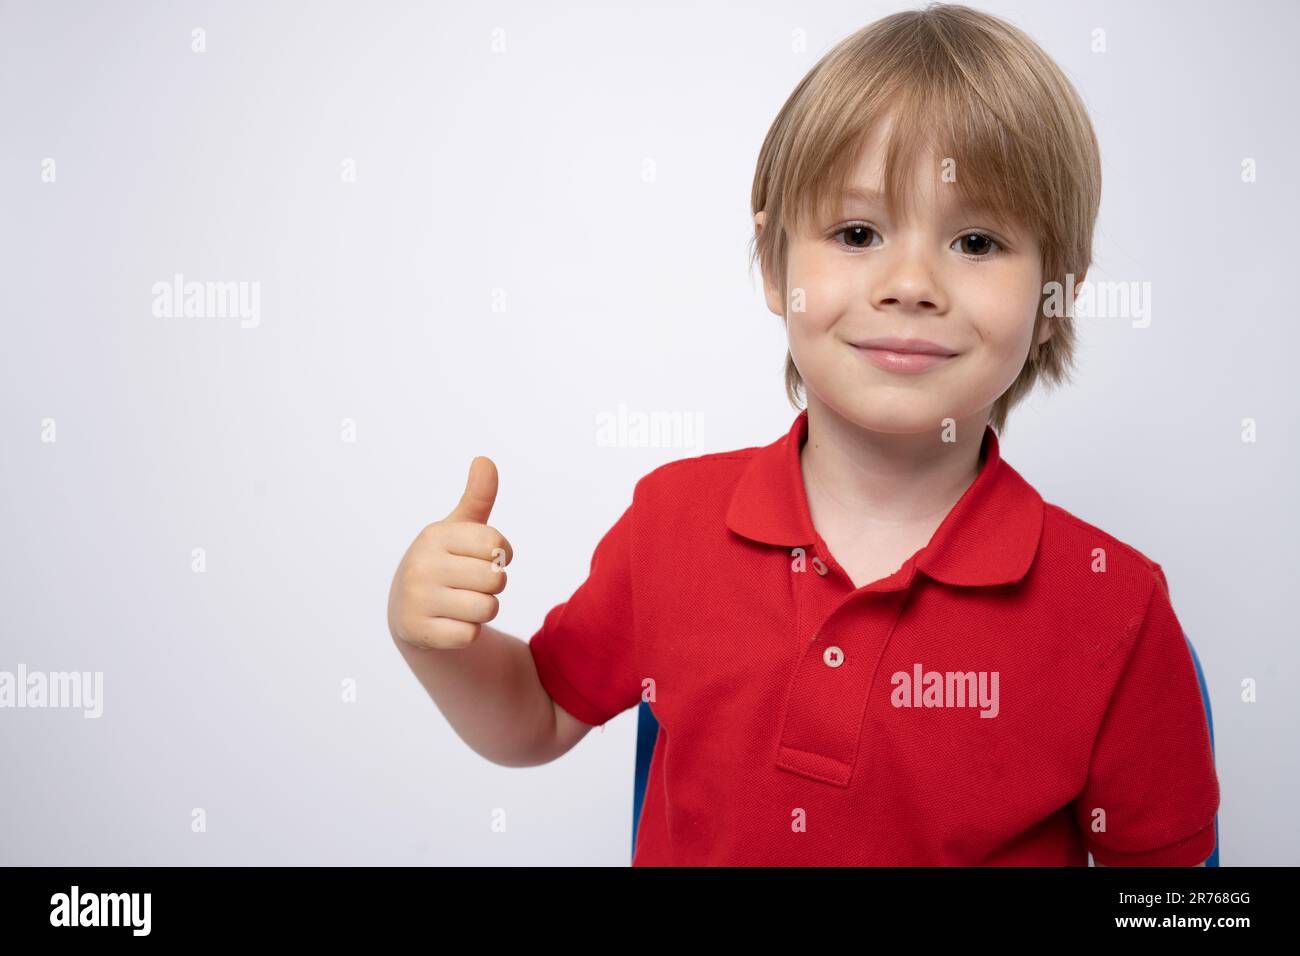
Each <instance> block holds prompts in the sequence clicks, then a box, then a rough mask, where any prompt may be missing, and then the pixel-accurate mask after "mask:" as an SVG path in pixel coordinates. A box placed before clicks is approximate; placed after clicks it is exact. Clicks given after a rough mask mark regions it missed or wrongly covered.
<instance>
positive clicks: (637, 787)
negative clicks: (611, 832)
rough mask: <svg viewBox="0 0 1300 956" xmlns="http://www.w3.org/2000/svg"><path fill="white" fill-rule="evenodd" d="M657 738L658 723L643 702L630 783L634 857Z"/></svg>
mask: <svg viewBox="0 0 1300 956" xmlns="http://www.w3.org/2000/svg"><path fill="white" fill-rule="evenodd" d="M658 737H659V721H658V720H657V719H656V718H655V715H654V711H653V710H651V709H650V705H649V704H647V703H646V702H645V701H641V706H640V707H638V708H637V717H636V776H635V778H634V779H633V783H632V855H633V856H635V855H636V829H637V826H638V825H640V823H641V805H642V804H643V803H645V785H646V781H647V780H648V779H649V778H650V758H651V757H652V756H654V752H655V740H657V739H658Z"/></svg>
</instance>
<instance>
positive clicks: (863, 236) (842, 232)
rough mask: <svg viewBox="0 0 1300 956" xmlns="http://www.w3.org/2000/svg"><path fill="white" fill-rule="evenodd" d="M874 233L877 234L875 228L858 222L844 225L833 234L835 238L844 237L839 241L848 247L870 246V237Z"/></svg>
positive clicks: (862, 247) (863, 247)
mask: <svg viewBox="0 0 1300 956" xmlns="http://www.w3.org/2000/svg"><path fill="white" fill-rule="evenodd" d="M876 234H877V233H876V230H874V229H872V228H871V227H870V226H864V225H862V224H860V223H856V224H854V225H849V226H845V227H844V228H843V229H839V230H837V231H836V232H835V236H836V237H837V238H838V237H839V236H844V237H845V238H844V239H841V240H840V241H841V243H843V244H844V245H845V246H848V247H849V248H850V249H866V248H869V247H870V246H871V237H872V236H874V235H876Z"/></svg>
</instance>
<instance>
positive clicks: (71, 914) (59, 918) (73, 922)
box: [50, 885, 153, 936]
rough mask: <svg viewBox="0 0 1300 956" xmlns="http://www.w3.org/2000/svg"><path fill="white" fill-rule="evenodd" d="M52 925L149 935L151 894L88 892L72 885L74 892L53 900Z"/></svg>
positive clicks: (51, 904)
mask: <svg viewBox="0 0 1300 956" xmlns="http://www.w3.org/2000/svg"><path fill="white" fill-rule="evenodd" d="M50 907H51V909H50V925H51V926H130V927H131V935H133V936H148V935H149V926H150V922H151V921H150V910H151V909H152V907H153V897H152V894H150V893H87V894H85V895H82V893H81V890H80V887H77V886H75V885H74V886H73V887H72V892H71V893H55V894H54V895H53V896H51V897H50Z"/></svg>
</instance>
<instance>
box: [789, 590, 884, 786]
mask: <svg viewBox="0 0 1300 956" xmlns="http://www.w3.org/2000/svg"><path fill="white" fill-rule="evenodd" d="M830 570H834V569H833V568H830ZM831 579H833V580H836V582H837V583H838V573H837V574H835V575H831ZM819 582H820V579H819V578H812V577H811V576H808V577H807V578H805V579H804V584H803V586H802V587H800V588H799V598H800V603H801V604H802V605H803V606H802V607H801V609H800V612H799V615H798V617H799V618H800V619H801V620H802V621H803V622H804V623H806V624H807V625H811V626H812V627H811V628H810V629H811V630H812V634H811V635H810V636H808V637H805V638H804V641H805V643H804V644H803V650H802V652H801V654H800V657H799V659H798V661H797V663H796V665H795V672H794V674H793V675H792V678H791V684H790V689H789V692H788V694H787V698H786V706H785V709H784V711H783V718H782V725H781V731H780V736H779V738H778V741H779V743H778V752H777V760H776V766H777V767H778V768H779V769H782V770H787V771H790V772H793V773H797V774H800V775H801V776H805V777H809V778H811V779H814V780H818V781H821V782H824V783H830V784H834V785H837V786H841V787H846V786H848V785H849V780H850V778H851V777H852V774H853V768H854V766H855V765H856V763H857V761H858V759H859V754H858V749H859V747H860V746H865V745H866V744H865V743H864V742H863V741H862V740H861V730H862V727H863V724H864V721H865V719H866V711H867V703H868V698H869V697H870V694H871V692H872V687H873V686H874V681H875V672H876V670H877V669H878V667H879V664H880V660H881V658H882V657H883V654H884V650H885V647H886V645H887V644H888V642H889V640H890V637H891V636H892V634H893V631H894V628H895V626H896V625H897V622H898V619H899V615H900V613H901V610H902V607H903V606H904V604H905V603H906V601H905V596H906V594H907V586H906V584H904V585H903V586H902V587H900V588H897V589H889V590H877V591H862V592H861V593H853V590H852V588H851V587H849V586H847V585H846V587H848V591H847V592H846V591H845V590H843V589H841V588H839V587H836V588H825V587H821V586H818V583H819ZM818 625H820V626H818ZM806 633H807V632H806V631H805V634H806Z"/></svg>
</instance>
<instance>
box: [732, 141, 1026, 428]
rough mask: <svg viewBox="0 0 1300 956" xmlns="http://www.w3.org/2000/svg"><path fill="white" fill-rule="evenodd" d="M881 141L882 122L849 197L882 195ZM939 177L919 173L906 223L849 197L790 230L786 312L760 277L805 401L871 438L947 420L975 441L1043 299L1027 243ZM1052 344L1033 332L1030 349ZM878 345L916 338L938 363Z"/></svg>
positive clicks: (1019, 231) (1011, 377)
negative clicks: (970, 428)
mask: <svg viewBox="0 0 1300 956" xmlns="http://www.w3.org/2000/svg"><path fill="white" fill-rule="evenodd" d="M887 135H888V125H887V121H886V122H884V123H881V124H879V125H878V126H877V130H876V132H875V134H874V135H873V136H872V137H871V140H870V141H869V142H868V143H867V146H866V149H865V150H864V151H863V154H862V155H863V157H864V159H863V160H862V162H861V163H860V164H859V165H858V167H857V168H856V169H855V170H853V174H852V176H851V177H850V183H849V189H850V191H852V190H854V189H857V190H861V191H864V192H866V193H872V192H876V193H878V192H879V191H880V190H881V188H882V176H883V169H882V159H881V157H882V156H883V148H882V147H883V144H884V142H885V137H886V136H887ZM941 173H942V168H941V166H940V160H939V158H938V157H930V162H928V163H925V164H923V165H922V168H921V169H919V170H918V171H917V173H916V177H917V179H916V184H917V185H916V199H915V205H916V209H915V211H914V212H913V213H912V214H911V216H910V218H908V219H906V220H898V221H895V220H893V219H891V218H890V217H889V216H888V214H887V213H886V211H885V207H884V204H883V202H882V201H880V200H877V199H872V198H866V197H862V196H855V195H850V196H846V197H845V198H844V200H843V204H842V207H841V209H840V210H839V214H838V215H833V216H832V217H831V218H829V219H826V220H817V221H815V222H810V223H808V224H807V225H805V226H804V231H803V232H802V233H795V232H791V234H790V236H789V242H788V247H789V257H788V264H787V273H786V279H787V290H788V296H789V302H788V303H784V302H782V301H781V298H780V294H779V293H778V291H777V289H776V288H775V287H774V286H772V285H770V284H768V283H767V282H766V280H765V292H766V298H767V303H768V307H769V308H770V309H771V310H772V311H773V312H775V313H776V314H777V315H780V316H782V317H783V318H785V320H786V330H787V333H788V336H789V342H790V354H791V356H792V357H793V359H794V363H795V365H796V367H797V368H798V369H799V373H800V375H801V376H802V377H803V381H804V386H805V388H806V389H807V392H808V401H809V404H810V405H811V404H812V403H813V402H814V401H819V402H821V403H822V404H824V405H826V406H829V407H830V408H831V409H833V410H834V411H835V412H837V413H838V414H839V415H840V416H841V417H843V418H845V419H847V420H848V421H851V422H853V423H855V424H857V425H858V426H860V427H862V428H866V429H869V430H872V431H879V432H888V433H918V432H924V431H929V430H932V429H936V428H939V427H941V423H942V420H943V419H945V418H953V419H956V420H957V421H958V423H959V424H964V423H967V422H973V423H975V424H977V425H978V427H979V428H980V429H981V431H982V430H983V426H984V423H985V422H987V421H988V414H989V411H990V410H991V408H992V406H993V403H994V402H995V401H996V400H997V399H998V397H999V396H1000V395H1002V393H1003V392H1005V391H1006V390H1007V388H1009V387H1010V386H1011V384H1012V382H1014V381H1015V379H1016V377H1017V376H1018V375H1019V374H1020V370H1021V368H1022V367H1023V366H1024V363H1025V359H1026V357H1027V355H1028V353H1029V349H1030V345H1031V339H1032V337H1033V328H1034V318H1035V315H1036V313H1037V311H1038V308H1039V302H1040V296H1041V291H1042V271H1041V270H1042V265H1041V262H1040V251H1039V242H1038V238H1037V236H1034V235H1032V234H1031V233H1030V232H1029V231H1028V230H1027V229H1025V228H1023V227H1021V226H1019V225H1018V224H1015V223H1009V222H1004V221H999V220H997V219H995V218H994V217H992V216H991V215H989V214H986V213H978V212H968V211H964V210H962V209H961V208H959V207H958V205H957V203H958V201H959V199H958V195H957V192H956V188H955V185H954V184H952V183H949V182H944V181H942V179H941ZM954 173H955V175H957V176H960V175H961V170H960V169H958V170H955V171H954ZM762 217H763V213H759V215H758V217H757V220H756V222H757V223H758V225H759V226H760V227H761V222H762ZM800 290H802V303H801V302H800V301H799V296H800ZM787 304H788V305H789V309H788V310H787V309H786V305H787ZM801 307H802V311H800V308H801ZM1050 335H1051V323H1050V322H1048V323H1044V325H1043V329H1042V332H1041V333H1040V336H1039V340H1040V341H1046V340H1047V338H1048V337H1050ZM885 337H896V338H900V339H923V340H927V341H929V342H931V343H934V344H936V345H938V346H940V347H941V348H942V349H943V351H944V352H945V353H946V355H945V356H944V357H938V358H933V357H931V358H926V357H922V356H918V355H912V356H910V357H907V356H899V355H898V354H897V353H896V352H890V351H882V350H874V349H867V348H863V347H861V343H863V342H867V341H868V340H874V339H879V338H885Z"/></svg>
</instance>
